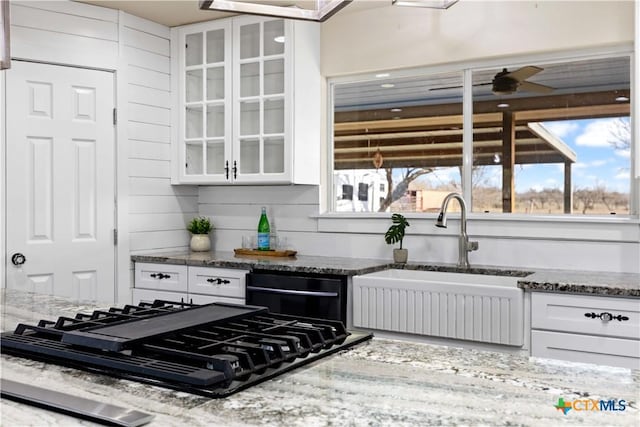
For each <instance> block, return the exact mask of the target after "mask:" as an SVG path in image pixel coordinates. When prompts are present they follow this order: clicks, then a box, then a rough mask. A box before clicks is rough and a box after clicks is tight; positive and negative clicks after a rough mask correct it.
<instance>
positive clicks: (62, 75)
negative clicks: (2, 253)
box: [6, 61, 115, 301]
mask: <svg viewBox="0 0 640 427" xmlns="http://www.w3.org/2000/svg"><path fill="white" fill-rule="evenodd" d="M6 99H7V106H8V107H9V108H7V109H6V123H7V190H6V194H7V205H6V209H7V216H6V218H7V235H6V236H7V237H6V238H7V242H6V247H7V266H6V272H7V273H6V274H7V286H8V287H9V288H18V289H24V290H27V291H32V292H37V293H47V294H52V295H61V296H66V297H72V298H77V299H82V300H98V301H113V300H114V294H115V283H114V280H115V274H114V270H115V258H114V250H115V248H114V242H113V228H114V223H115V202H114V200H115V197H114V194H115V184H114V182H115V166H114V157H115V156H114V147H115V141H114V134H115V129H114V125H113V115H112V111H113V107H114V77H113V74H112V73H109V72H104V71H95V70H86V69H79V68H72V67H63V66H56V65H48V64H36V63H29V62H20V61H15V62H13V63H12V66H11V69H10V70H8V71H7V74H6ZM15 254H23V255H24V258H25V262H24V264H22V265H17V266H16V265H15V264H14V262H13V261H19V260H16V259H13V258H14V255H15ZM12 259H13V260H12Z"/></svg>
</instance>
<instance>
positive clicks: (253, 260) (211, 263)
mask: <svg viewBox="0 0 640 427" xmlns="http://www.w3.org/2000/svg"><path fill="white" fill-rule="evenodd" d="M131 260H132V261H134V262H151V263H156V264H180V265H183V264H186V265H194V266H205V267H221V268H241V269H265V270H272V271H288V272H297V273H321V274H338V275H344V276H354V275H356V274H366V273H372V272H374V271H379V270H384V269H385V268H387V267H388V266H389V265H390V264H389V262H388V261H386V262H385V261H384V260H379V259H364V258H337V257H321V256H295V257H290V258H278V257H270V256H264V257H258V256H245V255H236V254H234V253H233V252H189V251H178V252H166V253H154V254H150V255H132V256H131Z"/></svg>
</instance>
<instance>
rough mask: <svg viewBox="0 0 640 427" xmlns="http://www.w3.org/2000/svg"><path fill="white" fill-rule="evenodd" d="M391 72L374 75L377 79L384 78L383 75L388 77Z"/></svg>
mask: <svg viewBox="0 0 640 427" xmlns="http://www.w3.org/2000/svg"><path fill="white" fill-rule="evenodd" d="M390 75H391V74H389V73H380V74H376V77H377V78H379V79H382V78H385V77H389V76H390Z"/></svg>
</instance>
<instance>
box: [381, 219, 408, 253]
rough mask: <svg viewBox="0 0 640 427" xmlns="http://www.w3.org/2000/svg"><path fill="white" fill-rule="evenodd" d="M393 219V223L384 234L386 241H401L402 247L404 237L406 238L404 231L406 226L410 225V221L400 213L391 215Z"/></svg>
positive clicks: (390, 242) (391, 242)
mask: <svg viewBox="0 0 640 427" xmlns="http://www.w3.org/2000/svg"><path fill="white" fill-rule="evenodd" d="M391 221H392V222H393V224H392V225H391V226H390V227H389V229H388V230H387V232H386V233H385V234H384V241H385V242H387V244H389V245H392V244H394V243H397V242H400V249H402V239H404V231H405V228H407V227H409V222H408V221H407V219H406V218H405V217H404V216H402V215H400V214H399V213H395V214H393V215H392V216H391Z"/></svg>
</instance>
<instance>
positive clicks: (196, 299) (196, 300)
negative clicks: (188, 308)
mask: <svg viewBox="0 0 640 427" xmlns="http://www.w3.org/2000/svg"><path fill="white" fill-rule="evenodd" d="M189 300H190V302H192V303H193V304H211V303H212V302H224V303H228V304H244V298H229V297H217V296H215V295H199V294H189Z"/></svg>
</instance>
